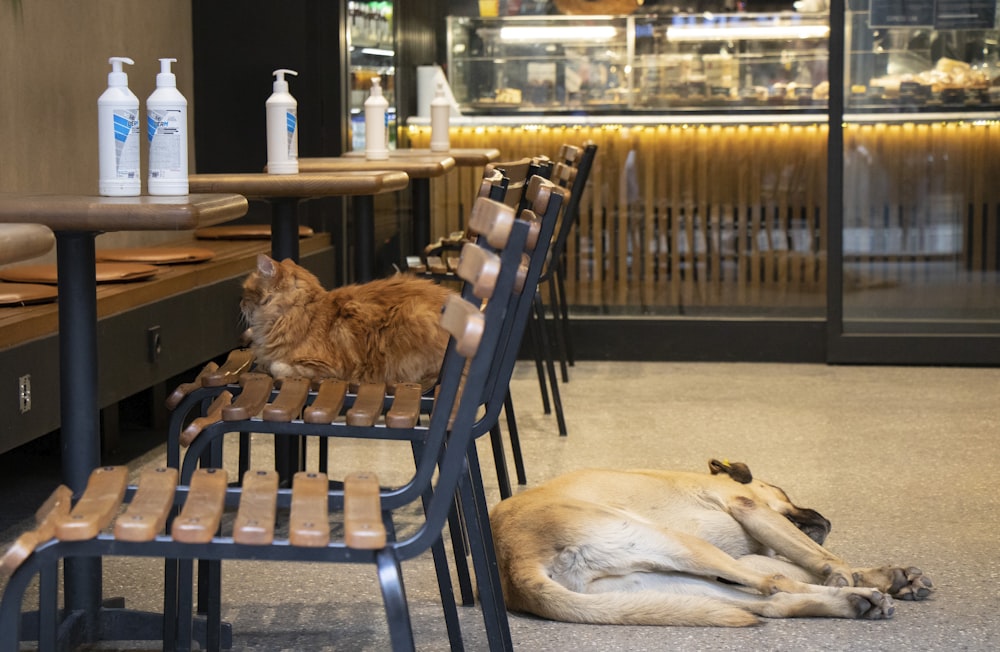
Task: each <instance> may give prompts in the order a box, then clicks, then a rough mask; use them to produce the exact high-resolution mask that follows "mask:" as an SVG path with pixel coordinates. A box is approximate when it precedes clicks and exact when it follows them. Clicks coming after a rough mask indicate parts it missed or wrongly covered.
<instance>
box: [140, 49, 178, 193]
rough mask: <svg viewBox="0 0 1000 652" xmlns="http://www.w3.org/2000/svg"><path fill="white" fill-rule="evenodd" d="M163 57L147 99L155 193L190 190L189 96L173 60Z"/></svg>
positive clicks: (151, 184) (150, 182)
mask: <svg viewBox="0 0 1000 652" xmlns="http://www.w3.org/2000/svg"><path fill="white" fill-rule="evenodd" d="M174 61H177V59H160V72H159V74H157V75H156V90H154V91H153V93H152V94H151V95H150V96H149V99H147V100H146V131H147V136H148V138H149V179H148V181H147V188H148V190H149V194H151V195H186V194H188V134H187V100H186V99H185V98H184V96H183V95H181V93H180V91H178V90H177V77H176V76H175V75H174V73H172V72H171V71H170V64H171V62H174Z"/></svg>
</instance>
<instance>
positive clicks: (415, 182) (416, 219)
mask: <svg viewBox="0 0 1000 652" xmlns="http://www.w3.org/2000/svg"><path fill="white" fill-rule="evenodd" d="M410 184H411V188H412V189H413V245H412V246H413V253H414V254H420V252H421V251H423V249H424V247H426V246H427V244H428V243H429V242H430V241H431V180H430V179H411V180H410Z"/></svg>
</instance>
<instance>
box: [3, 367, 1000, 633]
mask: <svg viewBox="0 0 1000 652" xmlns="http://www.w3.org/2000/svg"><path fill="white" fill-rule="evenodd" d="M511 389H512V392H513V396H514V401H515V406H516V407H517V408H518V424H519V426H520V429H521V437H522V445H523V448H524V452H525V457H526V460H527V467H528V468H527V470H528V481H529V485H530V484H535V483H538V482H541V481H544V480H546V479H548V478H550V477H553V476H555V475H557V474H559V473H561V472H564V471H567V470H570V469H577V468H581V467H589V466H607V467H616V468H635V467H647V468H649V467H654V468H674V469H685V470H704V469H706V468H707V466H706V463H707V461H708V459H709V458H712V457H719V458H728V459H729V460H733V461H736V460H739V461H743V462H746V463H748V464H749V465H750V468H751V469H752V470H753V472H754V474H755V475H756V476H758V477H760V478H762V479H764V480H767V481H770V482H773V483H775V484H778V485H780V486H782V487H783V488H784V489H785V490H786V491H787V492H788V493H789V495H790V496H791V498H792V500H793V501H794V502H796V503H797V504H799V505H802V506H806V507H811V508H814V509H817V510H818V511H820V512H821V513H822V514H823V515H824V516H826V517H827V518H829V519H830V520H831V521H832V522H833V530H832V532H831V534H830V537H829V539H828V540H827V546H828V547H829V548H831V549H832V550H834V551H836V552H837V553H839V554H840V555H841V556H843V557H845V558H846V559H847V560H849V561H851V562H852V563H854V564H856V565H858V566H867V565H881V564H884V563H893V564H902V565H916V566H919V567H920V568H922V569H923V570H924V572H925V573H926V574H928V575H929V576H930V577H931V578H932V579H933V580H934V585H935V593H934V594H933V597H932V598H931V599H930V600H928V601H926V602H923V603H909V602H901V603H897V610H896V615H895V618H893V619H892V620H889V621H880V622H869V621H846V620H824V619H800V620H768V621H765V622H764V623H763V624H761V625H759V626H756V627H752V628H749V629H738V630H726V629H714V628H680V627H678V628H658V627H609V626H585V625H571V624H565V623H554V622H547V621H542V620H539V619H536V618H533V617H528V616H523V615H518V614H512V615H511V617H510V621H511V630H512V635H513V639H514V643H515V646H516V648H517V649H518V650H526V651H527V650H531V651H534V650H542V651H553V652H555V651H573V652H581V651H584V650H594V651H601V652H605V651H610V650H629V651H636V650H876V649H880V650H886V649H908V650H996V649H1000V591H998V590H997V583H998V581H1000V538H998V536H997V529H996V528H997V525H996V524H997V523H998V521H1000V499H998V497H997V492H996V490H995V484H996V477H997V474H998V472H1000V369H968V368H922V367H914V368H900V367H833V366H821V365H778V364H693V363H692V364H687V363H684V364H681V363H676V364H675V363H613V362H580V363H578V364H577V366H576V367H575V368H573V369H572V370H571V382H570V383H568V384H566V385H563V386H562V390H563V400H564V403H565V406H566V412H567V420H568V424H569V436H568V437H564V438H560V437H559V436H558V435H557V434H556V429H555V420H554V418H553V417H552V416H550V415H544V414H543V413H542V410H541V404H540V401H539V394H538V385H537V380H536V378H535V375H534V370H533V368H531V367H529V366H522V367H519V368H518V370H517V372H516V374H515V379H514V381H513V383H512V387H511ZM154 443H155V442H154ZM266 443H267V442H266V441H265V442H263V444H262V445H261V446H260V447H259V449H260V450H261V451H262V453H261V460H260V461H261V462H263V461H264V459H263V454H266V451H267V449H268V447H267V446H266ZM123 444H124V445H129V442H128V441H125V442H123ZM228 449H229V450H230V451H233V450H234V449H235V447H234V446H229V447H228ZM332 450H333V455H332V458H331V459H332V460H333V461H334V465H335V466H334V469H332V471H331V473H339V472H341V471H344V470H354V469H360V468H391V466H392V465H393V464H394V462H393V460H394V459H399V460H403V461H404V462H405V461H408V455H409V453H408V450H406V449H398V448H396V449H394V448H393V447H392V446H380V447H379V448H378V449H375V450H373V449H372V448H362V447H361V446H360V445H359V446H348V445H345V444H337V445H336V446H335V447H334V448H333V449H332ZM255 454H256V453H255ZM18 455H19V457H18V456H9V455H8V456H0V471H2V472H3V474H2V476H0V505H2V506H3V507H2V514H0V516H2V517H6V519H7V522H6V527H5V524H4V521H2V520H0V537H3V538H4V539H10V538H12V537H13V535H14V534H15V533H16V531H17V529H18V527H19V526H17V525H12V524H11V522H12V521H17V520H19V518H20V517H21V516H23V515H24V513H25V512H24V507H23V505H24V504H26V503H27V504H31V505H37V504H38V501H40V499H38V501H35V495H34V494H36V493H37V494H40V495H43V494H44V493H47V492H48V491H49V490H51V485H52V484H53V483H54V478H53V477H52V475H53V474H52V469H53V468H57V467H58V460H55V461H53V460H52V459H51V458H49V459H47V460H46V459H44V458H43V459H42V460H38V459H35V462H36V464H32V463H30V460H31V459H32V458H38V457H39V455H38V454H37V453H34V454H30V453H29V454H25V453H23V452H22V453H19V454H18ZM480 455H481V458H482V460H483V464H484V475H485V478H486V484H487V488H488V490H489V491H490V492H491V494H492V499H491V500H492V501H494V502H495V501H496V500H497V499H498V495H497V493H496V480H495V474H494V472H493V467H492V461H491V457H490V453H489V451H488V448H487V447H486V442H481V452H480ZM26 457H27V458H29V459H28V460H27V461H26V459H25V458H26ZM311 457H312V459H315V456H314V455H313V456H311ZM162 460H163V450H162V446H158V447H154V448H152V450H150V451H148V452H142V453H139V452H137V453H136V454H135V455H133V456H132V457H131V461H130V465H131V466H132V467H133V468H134V469H136V470H137V469H139V468H141V467H142V466H143V465H146V464H155V463H160V462H162ZM37 462H42V463H41V464H37ZM33 466H34V470H32V467H33ZM398 468H400V470H401V472H402V471H403V470H405V468H407V467H404V466H400V467H398ZM400 477H402V475H400ZM392 479H393V474H392V472H391V471H383V472H382V480H383V482H390V483H391V482H392ZM404 572H405V580H406V582H407V591H408V595H409V599H410V604H411V611H412V614H413V620H414V624H415V629H416V638H417V645H418V648H419V649H422V650H442V649H446V648H447V639H446V636H445V632H444V628H443V625H442V623H441V622H440V621H441V619H440V613H441V612H440V606H439V601H438V596H437V589H436V585H435V583H434V580H433V573H432V569H431V563H430V559H429V556H425V557H421V558H418V559H416V560H413V561H411V562H409V563H408V564H407V565H406V566H404ZM159 581H160V564H158V563H157V562H155V561H151V560H122V559H112V560H109V561H108V562H106V564H105V593H106V594H107V595H121V596H124V597H125V598H126V601H127V604H128V606H130V607H136V608H142V609H152V610H157V609H159V604H158V601H159V595H160V591H161V588H160V586H159ZM224 600H225V605H226V606H225V612H224V618H225V619H226V620H227V621H229V622H231V623H232V625H233V634H234V649H239V650H338V651H339V650H352V651H353V650H385V649H388V646H387V632H386V628H385V625H384V620H383V615H382V613H383V612H382V606H381V599H380V597H379V593H378V589H377V583H376V581H375V578H374V570H373V569H371V568H368V567H357V568H355V567H349V568H344V567H342V566H323V565H313V564H310V565H306V564H274V563H271V564H268V563H260V562H227V563H226V564H225V565H224ZM461 617H462V622H463V629H464V632H465V641H466V649H468V650H473V651H479V650H485V649H486V645H485V642H484V639H483V636H482V634H481V631H480V630H481V625H482V619H481V614H480V612H479V610H478V609H477V608H463V609H461ZM25 649H31V648H30V646H29V647H26V648H25ZM94 649H158V646H157V645H156V644H126V645H122V644H118V645H111V644H108V645H103V646H99V647H97V648H94Z"/></svg>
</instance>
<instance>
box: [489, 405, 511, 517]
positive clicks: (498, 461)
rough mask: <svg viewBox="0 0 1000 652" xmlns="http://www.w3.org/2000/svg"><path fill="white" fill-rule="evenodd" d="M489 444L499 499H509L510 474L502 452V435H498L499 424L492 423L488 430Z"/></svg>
mask: <svg viewBox="0 0 1000 652" xmlns="http://www.w3.org/2000/svg"><path fill="white" fill-rule="evenodd" d="M490 444H491V445H492V447H493V464H494V466H496V468H497V483H498V484H499V485H500V499H501V500H503V499H504V498H510V496H511V491H510V473H509V472H508V471H507V458H506V456H505V455H504V452H503V435H502V434H501V433H500V423H499V422H497V423H494V424H493V427H492V428H490Z"/></svg>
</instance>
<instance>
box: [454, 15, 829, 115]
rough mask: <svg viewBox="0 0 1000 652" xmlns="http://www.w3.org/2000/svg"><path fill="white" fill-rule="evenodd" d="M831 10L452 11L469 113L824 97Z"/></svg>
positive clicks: (458, 74) (779, 102) (806, 104)
mask: <svg viewBox="0 0 1000 652" xmlns="http://www.w3.org/2000/svg"><path fill="white" fill-rule="evenodd" d="M828 35H829V26H828V21H827V18H826V15H825V14H797V13H794V12H783V13H768V14H764V13H741V14H715V15H712V14H708V13H705V14H697V15H694V14H691V15H679V14H675V15H631V16H617V17H612V16H600V17H581V16H516V17H504V18H482V17H455V16H452V17H449V18H448V46H449V47H448V66H449V77H450V82H451V84H452V89H453V91H454V93H455V97H456V99H457V100H458V102H459V103H460V105H461V107H462V110H463V112H468V113H477V112H480V113H495V112H503V111H510V112H534V113H537V112H565V111H585V112H588V113H621V112H628V111H637V112H646V111H654V110H661V109H671V110H685V109H695V110H697V109H709V110H717V109H718V108H719V107H726V108H736V109H759V108H767V109H769V110H774V109H778V110H786V109H810V108H812V109H817V110H822V109H823V108H824V107H825V105H826V99H827V93H828V84H827V79H826V62H827V58H828V49H827V40H828Z"/></svg>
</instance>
